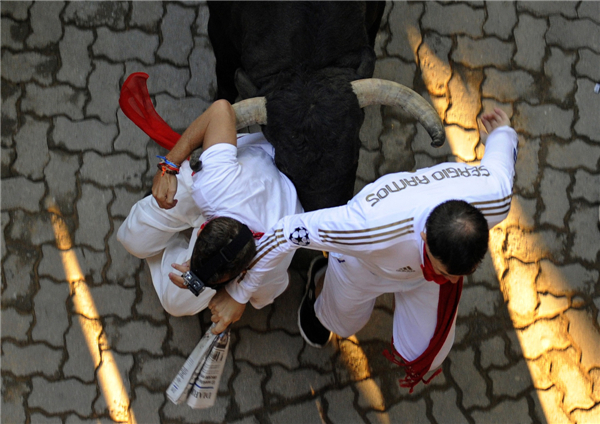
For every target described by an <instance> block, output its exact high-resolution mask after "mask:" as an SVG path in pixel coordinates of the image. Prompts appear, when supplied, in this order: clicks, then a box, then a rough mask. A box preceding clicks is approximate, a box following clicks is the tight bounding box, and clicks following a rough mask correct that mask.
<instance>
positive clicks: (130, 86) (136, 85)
mask: <svg viewBox="0 0 600 424" xmlns="http://www.w3.org/2000/svg"><path fill="white" fill-rule="evenodd" d="M147 79H148V74H146V73H144V72H135V73H133V74H131V75H129V77H128V78H127V79H126V80H125V82H124V83H123V86H122V87H121V95H120V97H119V106H121V110H122V111H123V113H124V114H125V116H127V117H128V118H129V119H131V120H132V121H133V123H134V124H136V125H137V126H138V127H139V128H140V129H141V130H142V131H144V132H145V133H146V134H148V135H149V136H150V138H152V139H153V140H154V141H156V142H157V143H158V144H159V145H161V146H162V147H164V148H165V149H167V150H171V149H172V148H173V146H175V143H177V140H179V137H181V136H180V135H179V134H178V133H176V132H175V131H173V130H172V129H171V127H170V126H169V125H168V124H167V123H166V122H165V121H164V120H163V119H162V118H161V117H160V115H159V114H158V113H157V112H156V110H155V109H154V105H153V104H152V99H151V98H150V94H149V93H148V87H147V86H146V80H147Z"/></svg>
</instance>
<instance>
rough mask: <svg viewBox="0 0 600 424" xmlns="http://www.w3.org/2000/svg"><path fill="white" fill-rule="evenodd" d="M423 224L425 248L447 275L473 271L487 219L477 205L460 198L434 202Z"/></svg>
mask: <svg viewBox="0 0 600 424" xmlns="http://www.w3.org/2000/svg"><path fill="white" fill-rule="evenodd" d="M425 228H426V231H427V246H429V251H430V252H431V254H432V255H433V256H435V258H436V259H438V260H439V261H441V262H442V264H444V266H445V267H446V270H447V272H448V273H449V274H451V275H468V274H471V273H473V272H474V271H475V268H477V265H479V263H480V262H481V261H482V260H483V257H484V256H485V253H486V252H487V249H488V240H489V229H488V223H487V221H486V219H485V217H484V216H483V214H482V213H481V212H480V211H479V209H477V208H476V207H474V206H471V205H470V204H468V203H467V202H463V201H462V200H449V201H447V202H444V203H442V204H440V205H438V206H436V207H435V209H433V211H432V212H431V214H429V217H427V222H426V224H425Z"/></svg>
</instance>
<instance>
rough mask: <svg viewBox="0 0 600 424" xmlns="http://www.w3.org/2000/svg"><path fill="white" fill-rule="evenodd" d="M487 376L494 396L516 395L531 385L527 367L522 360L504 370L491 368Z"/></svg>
mask: <svg viewBox="0 0 600 424" xmlns="http://www.w3.org/2000/svg"><path fill="white" fill-rule="evenodd" d="M489 376H490V378H491V379H492V387H493V393H494V395H495V396H503V395H506V396H517V395H519V394H521V393H523V392H524V391H525V390H528V389H529V388H531V387H532V382H531V378H530V376H529V369H528V368H527V363H526V362H525V361H524V360H520V361H519V362H517V364H516V365H513V366H511V367H510V368H508V369H505V370H491V371H490V372H489Z"/></svg>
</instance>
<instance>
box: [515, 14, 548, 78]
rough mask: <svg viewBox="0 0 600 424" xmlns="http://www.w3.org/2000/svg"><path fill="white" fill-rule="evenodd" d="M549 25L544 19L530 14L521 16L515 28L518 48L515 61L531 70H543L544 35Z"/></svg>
mask: <svg viewBox="0 0 600 424" xmlns="http://www.w3.org/2000/svg"><path fill="white" fill-rule="evenodd" d="M547 29H548V25H547V24H546V21H545V20H544V19H537V18H534V17H532V16H530V15H526V14H522V15H520V16H519V23H518V24H517V27H516V28H515V29H514V32H513V33H514V37H515V43H516V45H517V50H516V52H515V55H514V57H513V60H514V61H515V63H516V64H517V65H518V66H520V67H523V68H525V69H528V70H531V71H541V70H542V59H543V58H544V54H545V48H546V42H545V40H544V35H545V34H546V31H547Z"/></svg>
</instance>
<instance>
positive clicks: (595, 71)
mask: <svg viewBox="0 0 600 424" xmlns="http://www.w3.org/2000/svg"><path fill="white" fill-rule="evenodd" d="M588 3H590V2H588ZM578 56H579V57H578V59H577V63H576V65H575V71H576V72H577V75H578V76H582V77H583V76H585V77H589V78H591V79H592V80H595V81H598V80H600V55H598V54H596V53H594V52H591V51H590V50H587V49H580V50H578Z"/></svg>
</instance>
